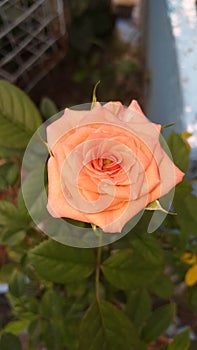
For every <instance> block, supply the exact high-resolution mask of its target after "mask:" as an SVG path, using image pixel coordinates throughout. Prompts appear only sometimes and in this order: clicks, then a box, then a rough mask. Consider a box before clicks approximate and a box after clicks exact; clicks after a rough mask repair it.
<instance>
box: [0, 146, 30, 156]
mask: <svg viewBox="0 0 197 350" xmlns="http://www.w3.org/2000/svg"><path fill="white" fill-rule="evenodd" d="M23 153H24V150H22V149H16V148H8V147H4V146H1V145H0V157H1V158H3V159H7V158H10V157H20V158H21V157H22V156H23Z"/></svg>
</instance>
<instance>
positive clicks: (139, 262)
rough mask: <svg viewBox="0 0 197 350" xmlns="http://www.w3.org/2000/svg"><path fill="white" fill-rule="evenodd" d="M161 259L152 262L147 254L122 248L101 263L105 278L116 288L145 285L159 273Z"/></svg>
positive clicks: (161, 264) (161, 265)
mask: <svg viewBox="0 0 197 350" xmlns="http://www.w3.org/2000/svg"><path fill="white" fill-rule="evenodd" d="M162 270H163V263H161V259H159V260H158V262H156V263H153V262H152V261H151V259H149V258H148V255H147V256H146V257H145V256H142V255H141V254H140V253H138V252H134V251H133V250H131V249H125V250H122V251H120V252H118V253H116V254H114V255H112V256H111V257H110V258H108V259H107V260H106V261H105V262H104V264H103V273H104V275H105V277H106V279H107V280H108V281H109V282H110V283H111V284H112V285H114V286H115V287H116V288H118V289H126V290H127V289H128V290H129V289H130V288H138V287H147V286H148V285H149V284H150V283H152V282H153V281H154V280H155V278H156V277H157V276H158V275H159V274H161V272H162Z"/></svg>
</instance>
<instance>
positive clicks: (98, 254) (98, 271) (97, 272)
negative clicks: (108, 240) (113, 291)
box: [92, 224, 102, 303]
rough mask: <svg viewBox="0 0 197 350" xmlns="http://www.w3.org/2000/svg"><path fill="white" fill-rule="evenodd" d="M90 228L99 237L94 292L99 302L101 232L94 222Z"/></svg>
mask: <svg viewBox="0 0 197 350" xmlns="http://www.w3.org/2000/svg"><path fill="white" fill-rule="evenodd" d="M92 229H93V231H94V233H95V234H96V235H97V236H98V237H99V246H98V249H97V257H96V275H95V293H96V300H97V302H98V303H100V295H99V279H100V267H101V255H102V233H101V232H99V231H98V230H97V227H96V225H94V224H92Z"/></svg>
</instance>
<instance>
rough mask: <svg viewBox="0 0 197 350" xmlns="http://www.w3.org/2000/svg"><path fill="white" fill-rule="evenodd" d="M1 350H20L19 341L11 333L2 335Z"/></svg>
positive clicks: (0, 339)
mask: <svg viewBox="0 0 197 350" xmlns="http://www.w3.org/2000/svg"><path fill="white" fill-rule="evenodd" d="M0 349H1V350H22V346H21V343H20V341H19V339H18V338H17V337H16V336H15V335H14V334H11V333H3V334H2V335H1V338H0Z"/></svg>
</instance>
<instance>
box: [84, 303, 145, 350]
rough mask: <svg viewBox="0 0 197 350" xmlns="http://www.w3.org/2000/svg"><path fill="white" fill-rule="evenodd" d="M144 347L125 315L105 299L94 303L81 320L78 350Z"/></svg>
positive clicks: (115, 349) (117, 349)
mask: <svg viewBox="0 0 197 350" xmlns="http://www.w3.org/2000/svg"><path fill="white" fill-rule="evenodd" d="M120 349H122V350H136V349H140V350H143V349H145V347H144V345H143V344H142V343H141V342H140V340H139V338H138V336H137V330H136V328H135V327H134V325H132V323H131V321H130V320H129V319H128V318H127V317H126V315H125V314H124V313H123V312H122V311H120V310H118V309H116V308H115V306H113V305H111V304H109V303H108V302H106V301H102V302H101V303H99V304H98V303H94V304H93V305H92V306H90V308H89V309H88V311H87V313H86V314H85V316H84V318H83V319H82V322H81V327H80V335H79V350H120Z"/></svg>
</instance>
